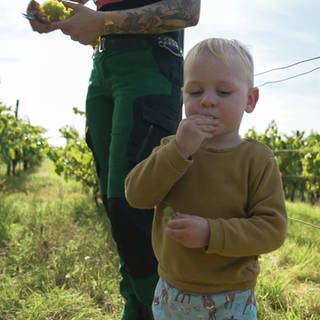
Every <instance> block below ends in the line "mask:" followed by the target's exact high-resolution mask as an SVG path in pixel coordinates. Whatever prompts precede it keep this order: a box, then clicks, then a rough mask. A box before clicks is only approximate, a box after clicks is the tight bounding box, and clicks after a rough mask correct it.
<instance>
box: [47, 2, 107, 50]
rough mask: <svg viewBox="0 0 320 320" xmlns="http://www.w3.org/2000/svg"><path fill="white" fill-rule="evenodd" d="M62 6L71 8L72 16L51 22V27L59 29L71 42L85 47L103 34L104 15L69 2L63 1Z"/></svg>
mask: <svg viewBox="0 0 320 320" xmlns="http://www.w3.org/2000/svg"><path fill="white" fill-rule="evenodd" d="M63 4H64V5H65V6H66V7H67V8H71V9H72V10H73V14H72V16H71V17H70V18H68V19H67V20H64V21H57V22H53V23H52V27H53V28H55V29H60V30H61V31H62V32H63V33H64V34H66V35H69V36H70V37H71V39H72V40H75V41H78V42H80V43H82V44H85V45H88V44H93V43H94V42H95V41H96V40H97V39H98V38H99V36H100V35H102V34H103V32H104V21H105V15H104V13H103V12H102V11H95V10H92V9H90V8H88V7H86V6H84V5H82V4H79V3H75V2H71V1H63Z"/></svg>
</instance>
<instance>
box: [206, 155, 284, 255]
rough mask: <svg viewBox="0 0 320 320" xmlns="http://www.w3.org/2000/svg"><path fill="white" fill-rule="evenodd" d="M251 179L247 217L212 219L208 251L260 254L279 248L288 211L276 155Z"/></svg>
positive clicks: (223, 253)
mask: <svg viewBox="0 0 320 320" xmlns="http://www.w3.org/2000/svg"><path fill="white" fill-rule="evenodd" d="M257 171H258V174H257V175H256V176H255V177H254V178H253V179H251V180H252V181H250V182H249V183H250V190H251V191H250V194H249V199H248V208H247V215H248V216H247V217H246V218H231V219H220V218H219V219H209V225H210V234H211V236H210V242H209V246H208V249H207V250H206V253H209V254H210V253H214V254H219V255H222V256H229V257H241V256H255V255H256V256H257V255H260V254H263V253H267V252H270V251H273V250H275V249H277V248H279V247H280V246H281V245H282V243H283V242H284V240H285V236H286V232H287V212H286V207H285V200H284V195H283V189H282V182H281V177H280V171H279V169H278V166H277V163H276V160H275V158H274V157H270V158H269V159H268V160H267V161H264V165H262V166H260V170H257Z"/></svg>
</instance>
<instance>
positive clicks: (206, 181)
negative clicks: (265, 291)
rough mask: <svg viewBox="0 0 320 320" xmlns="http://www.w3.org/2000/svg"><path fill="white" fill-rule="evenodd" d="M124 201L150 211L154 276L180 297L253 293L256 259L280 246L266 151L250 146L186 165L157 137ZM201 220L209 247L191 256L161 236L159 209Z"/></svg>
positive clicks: (280, 200)
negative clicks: (207, 228)
mask: <svg viewBox="0 0 320 320" xmlns="http://www.w3.org/2000/svg"><path fill="white" fill-rule="evenodd" d="M125 192H126V197H127V200H128V202H129V203H130V204H131V205H132V206H133V207H136V208H153V207H154V208H155V216H154V220H153V229H152V244H153V249H154V252H155V255H156V257H157V259H158V262H159V266H158V271H159V275H160V276H161V277H162V278H163V279H165V280H166V281H167V282H168V283H169V284H171V285H172V286H174V287H176V288H178V289H180V290H182V291H186V292H194V293H217V292H224V291H229V290H246V289H249V288H254V286H255V284H256V280H257V276H258V274H259V262H258V256H259V255H261V254H263V253H267V252H270V251H273V250H275V249H277V248H278V247H280V246H281V244H282V243H283V241H284V239H285V236H286V230H287V213H286V208H285V201H284V196H283V190H282V184H281V178H280V172H279V169H278V166H277V163H276V160H275V158H274V156H273V153H272V151H271V150H270V149H269V148H268V147H266V146H265V145H263V144H262V143H260V142H258V141H255V140H251V139H248V140H244V141H243V143H242V144H240V145H239V146H237V147H234V148H230V149H223V150H217V149H211V148H210V149H205V148H201V149H200V150H198V152H197V153H195V154H194V155H193V157H192V159H191V160H186V159H185V158H183V157H182V156H181V154H180V153H179V151H178V149H177V147H176V143H175V139H174V136H170V137H167V138H164V139H163V140H162V141H161V145H160V146H159V147H157V148H155V149H154V150H153V152H152V154H151V155H150V156H149V157H148V158H147V159H145V160H144V161H142V162H141V163H140V164H138V165H137V166H136V167H134V168H133V169H132V171H131V172H130V173H129V175H128V176H127V178H126V181H125ZM166 206H171V207H172V208H173V209H174V210H175V211H178V212H182V213H187V214H194V215H198V216H202V217H206V218H207V219H208V221H209V225H210V243H209V246H208V248H206V249H204V248H203V249H202V248H200V249H190V248H186V247H184V246H182V245H181V244H180V243H178V242H176V241H174V240H172V239H171V238H169V237H168V236H167V235H166V233H165V232H164V228H165V221H164V219H163V209H164V208H165V207H166Z"/></svg>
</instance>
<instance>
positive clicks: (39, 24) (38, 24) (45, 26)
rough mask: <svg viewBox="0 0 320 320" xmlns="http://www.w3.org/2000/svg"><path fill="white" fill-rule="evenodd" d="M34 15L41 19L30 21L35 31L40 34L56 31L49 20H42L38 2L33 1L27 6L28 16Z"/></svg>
mask: <svg viewBox="0 0 320 320" xmlns="http://www.w3.org/2000/svg"><path fill="white" fill-rule="evenodd" d="M34 13H36V14H38V18H39V19H40V21H38V20H29V23H30V26H31V28H32V30H33V31H35V32H38V33H48V32H51V31H53V30H55V28H54V27H53V26H52V24H51V23H50V21H49V20H48V19H45V18H42V17H41V16H40V5H39V3H38V2H36V1H35V0H31V1H30V2H29V4H28V6H27V14H34Z"/></svg>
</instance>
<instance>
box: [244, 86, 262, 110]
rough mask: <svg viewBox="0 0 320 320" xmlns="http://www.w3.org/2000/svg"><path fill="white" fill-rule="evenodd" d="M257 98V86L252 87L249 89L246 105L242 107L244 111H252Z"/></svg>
mask: <svg viewBox="0 0 320 320" xmlns="http://www.w3.org/2000/svg"><path fill="white" fill-rule="evenodd" d="M258 100H259V88H257V87H254V88H251V89H249V92H248V101H247V106H246V108H245V109H244V110H245V112H247V113H251V112H253V110H254V108H255V107H256V104H257V102H258Z"/></svg>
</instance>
